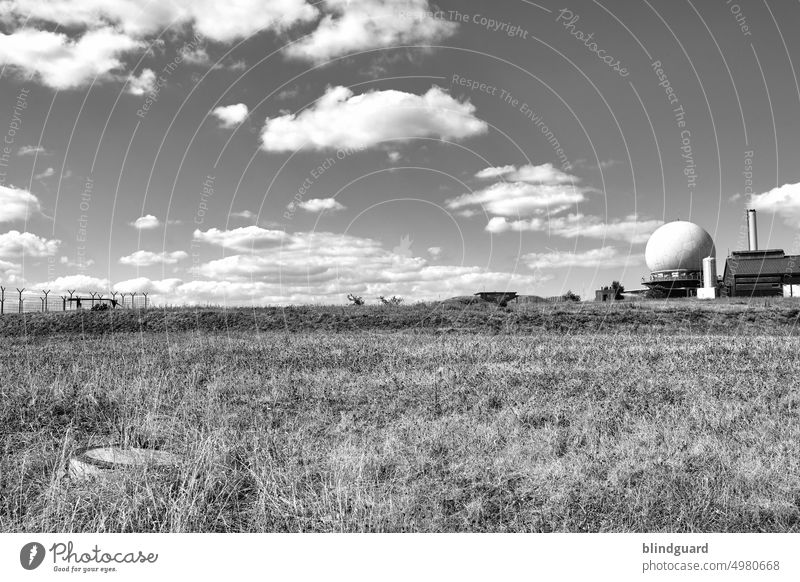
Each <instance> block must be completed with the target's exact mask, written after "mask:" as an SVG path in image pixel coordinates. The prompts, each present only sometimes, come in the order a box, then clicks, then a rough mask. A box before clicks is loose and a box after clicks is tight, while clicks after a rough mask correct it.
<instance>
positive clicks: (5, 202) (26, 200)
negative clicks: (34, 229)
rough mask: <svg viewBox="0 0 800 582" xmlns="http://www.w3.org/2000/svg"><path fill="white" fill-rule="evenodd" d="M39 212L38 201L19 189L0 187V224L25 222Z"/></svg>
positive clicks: (33, 196)
mask: <svg viewBox="0 0 800 582" xmlns="http://www.w3.org/2000/svg"><path fill="white" fill-rule="evenodd" d="M40 211H41V206H40V205H39V199H38V198H37V197H36V196H35V195H33V194H31V193H30V192H28V191H27V190H22V189H21V188H14V187H13V186H0V223H3V222H14V221H15V220H26V219H28V218H30V216H31V214H34V213H38V212H40Z"/></svg>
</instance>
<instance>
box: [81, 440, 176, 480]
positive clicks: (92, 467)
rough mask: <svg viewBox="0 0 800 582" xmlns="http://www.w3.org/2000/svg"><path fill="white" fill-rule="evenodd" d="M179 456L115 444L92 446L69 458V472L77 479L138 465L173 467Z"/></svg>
mask: <svg viewBox="0 0 800 582" xmlns="http://www.w3.org/2000/svg"><path fill="white" fill-rule="evenodd" d="M177 464H178V456H177V455H175V454H174V453H170V452H168V451H159V450H155V449H140V448H122V447H115V446H107V447H91V448H87V449H83V450H81V451H79V452H78V453H77V454H76V455H75V456H74V457H72V458H71V459H70V460H69V474H70V476H71V477H73V478H75V479H86V478H89V477H96V476H102V475H105V474H107V473H108V472H109V471H113V470H115V469H131V468H137V467H171V466H175V465H177Z"/></svg>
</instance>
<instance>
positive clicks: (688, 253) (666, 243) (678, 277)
mask: <svg viewBox="0 0 800 582" xmlns="http://www.w3.org/2000/svg"><path fill="white" fill-rule="evenodd" d="M715 254H716V248H715V247H714V240H713V239H712V238H711V235H710V234H708V233H707V232H706V231H705V230H703V228H702V227H700V226H698V225H696V224H694V223H693V222H687V221H685V220H676V221H674V222H668V223H667V224H664V225H662V226H660V227H659V228H657V229H656V231H655V232H654V233H653V234H652V235H651V236H650V239H649V240H648V241H647V247H645V251H644V255H645V262H646V263H647V267H648V268H649V269H650V277H649V278H647V279H642V284H644V285H645V286H646V287H648V288H649V289H651V290H657V291H660V292H662V293H664V294H665V295H666V296H667V297H694V296H695V295H697V290H698V289H699V288H701V287H702V286H703V259H705V258H707V257H714V256H715Z"/></svg>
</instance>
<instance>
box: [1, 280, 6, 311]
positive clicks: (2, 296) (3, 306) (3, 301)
mask: <svg viewBox="0 0 800 582" xmlns="http://www.w3.org/2000/svg"><path fill="white" fill-rule="evenodd" d="M5 304H6V288H5V287H0V315H3V314H4V313H5Z"/></svg>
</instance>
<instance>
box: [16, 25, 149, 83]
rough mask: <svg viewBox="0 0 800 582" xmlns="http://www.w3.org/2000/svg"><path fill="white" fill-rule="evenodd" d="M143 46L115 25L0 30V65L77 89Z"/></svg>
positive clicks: (48, 81)
mask: <svg viewBox="0 0 800 582" xmlns="http://www.w3.org/2000/svg"><path fill="white" fill-rule="evenodd" d="M142 46H143V44H142V43H141V42H140V41H137V40H135V39H133V38H131V37H129V36H127V35H125V34H123V33H120V32H117V31H115V30H114V29H111V28H101V29H98V30H91V31H89V32H86V33H85V34H84V35H83V36H81V37H80V38H78V39H77V40H73V39H71V38H69V37H68V36H67V35H66V34H63V33H59V32H50V31H46V30H35V29H32V28H22V29H19V30H17V31H15V32H12V33H11V34H2V33H0V65H7V66H9V67H11V68H12V69H13V70H15V71H17V72H19V73H22V74H24V75H26V76H33V77H35V78H37V79H38V80H40V81H41V82H42V83H44V84H45V85H47V86H49V87H51V88H53V89H59V90H64V89H75V88H77V87H81V86H84V85H86V84H88V83H89V82H90V81H91V80H92V79H94V78H95V77H98V78H100V79H105V78H107V75H108V74H109V73H110V72H111V71H114V70H117V69H119V68H121V67H122V60H121V57H122V56H123V55H125V54H127V53H129V52H131V51H133V50H136V49H139V48H141V47H142Z"/></svg>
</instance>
